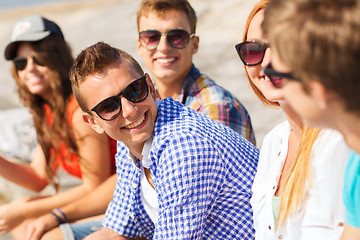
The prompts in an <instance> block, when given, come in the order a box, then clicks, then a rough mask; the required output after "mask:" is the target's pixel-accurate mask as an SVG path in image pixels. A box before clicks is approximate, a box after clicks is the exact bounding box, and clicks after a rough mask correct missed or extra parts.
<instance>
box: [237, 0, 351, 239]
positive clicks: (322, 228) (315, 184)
mask: <svg viewBox="0 0 360 240" xmlns="http://www.w3.org/2000/svg"><path fill="white" fill-rule="evenodd" d="M269 2H270V1H269V0H262V1H260V2H259V3H258V4H256V5H255V7H254V8H253V9H252V11H251V13H250V14H249V17H248V19H247V22H246V26H245V32H244V36H243V42H241V43H239V44H237V45H236V50H237V52H238V54H239V56H240V59H241V61H242V62H243V63H244V66H245V70H246V74H247V76H248V80H249V83H250V85H251V87H252V89H253V91H254V93H255V94H256V95H257V97H258V98H259V99H260V100H261V102H263V103H264V104H265V105H267V106H271V107H276V108H280V109H281V110H282V111H283V112H284V114H285V116H286V119H287V121H285V122H283V123H280V124H279V125H278V126H276V127H275V128H274V129H273V130H271V131H270V132H269V133H268V134H267V135H266V136H265V138H264V141H263V144H262V147H261V153H260V159H259V164H258V171H257V174H256V177H255V180H254V184H253V188H252V189H253V197H252V200H251V201H252V207H253V210H254V226H255V231H256V239H258V240H261V239H291V240H294V239H304V240H305V239H339V238H340V236H341V232H342V230H343V221H344V208H343V206H342V201H341V198H342V182H343V175H342V174H339V173H341V172H343V170H344V168H345V165H346V159H347V157H348V153H349V149H348V147H347V146H346V144H345V142H344V140H343V138H342V137H341V135H340V134H339V133H337V132H335V131H332V130H322V131H320V130H319V129H312V128H308V127H306V126H304V125H303V123H302V121H301V119H300V117H299V116H298V115H297V114H296V113H295V112H294V111H293V110H292V108H290V106H289V105H288V103H287V102H286V101H285V100H284V97H283V93H282V91H281V89H278V88H276V84H280V83H281V81H282V80H281V79H277V81H278V82H271V81H270V79H269V78H268V77H267V76H266V75H265V74H264V68H265V67H266V66H268V65H269V63H270V55H271V48H270V45H269V43H268V42H267V41H266V39H265V37H264V36H263V34H262V30H261V24H262V21H263V18H264V10H265V8H266V6H267V5H268V4H269ZM269 66H271V65H269Z"/></svg>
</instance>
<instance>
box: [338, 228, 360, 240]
mask: <svg viewBox="0 0 360 240" xmlns="http://www.w3.org/2000/svg"><path fill="white" fill-rule="evenodd" d="M341 240H360V228H357V227H353V226H350V225H347V224H345V227H344V231H343V234H342V236H341Z"/></svg>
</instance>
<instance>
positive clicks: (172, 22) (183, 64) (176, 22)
mask: <svg viewBox="0 0 360 240" xmlns="http://www.w3.org/2000/svg"><path fill="white" fill-rule="evenodd" d="M149 29H151V30H157V31H159V32H161V33H167V32H168V31H169V30H172V29H183V30H186V31H187V32H188V33H189V34H192V32H191V30H190V24H189V21H188V19H187V17H186V15H185V13H182V12H178V11H170V12H169V13H167V14H166V15H164V16H162V17H159V16H158V15H157V14H156V13H150V14H149V15H148V16H146V17H145V16H142V17H140V19H139V32H141V31H143V30H149ZM198 44H199V38H198V37H192V38H190V43H189V45H188V46H187V47H186V48H183V49H176V48H174V47H172V46H171V45H170V44H169V43H168V42H167V40H166V36H165V34H163V35H162V37H161V39H160V42H159V45H158V46H157V47H156V48H154V49H151V50H148V49H146V48H144V47H142V46H141V45H140V42H139V40H138V41H137V49H138V53H139V54H140V56H142V57H143V58H144V62H145V64H146V67H147V68H148V70H149V71H150V72H151V74H152V75H153V77H154V80H155V83H156V84H165V85H172V84H174V82H179V81H181V82H183V81H185V78H186V76H187V74H188V72H189V71H190V68H191V65H192V55H193V54H195V53H196V52H197V49H198ZM159 82H160V83H159Z"/></svg>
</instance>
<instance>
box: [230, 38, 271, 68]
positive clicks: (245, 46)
mask: <svg viewBox="0 0 360 240" xmlns="http://www.w3.org/2000/svg"><path fill="white" fill-rule="evenodd" d="M268 47H269V44H268V43H263V42H258V41H245V42H242V43H239V44H236V45H235V48H236V51H237V53H238V54H239V57H240V59H241V61H242V62H243V63H244V64H245V65H246V66H255V65H258V64H260V63H261V62H262V61H263V59H264V55H265V51H266V49H267V48H268Z"/></svg>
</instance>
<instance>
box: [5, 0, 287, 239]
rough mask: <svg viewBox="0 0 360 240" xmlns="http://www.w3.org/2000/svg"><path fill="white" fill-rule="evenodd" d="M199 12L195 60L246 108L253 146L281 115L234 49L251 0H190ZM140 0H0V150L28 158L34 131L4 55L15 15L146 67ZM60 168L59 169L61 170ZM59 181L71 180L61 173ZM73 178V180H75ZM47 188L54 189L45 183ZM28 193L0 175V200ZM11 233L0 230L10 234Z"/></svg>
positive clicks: (80, 45) (76, 48)
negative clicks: (265, 100) (42, 20)
mask: <svg viewBox="0 0 360 240" xmlns="http://www.w3.org/2000/svg"><path fill="white" fill-rule="evenodd" d="M190 2H191V4H192V6H193V7H194V9H195V11H196V12H197V16H198V25H197V32H196V34H197V35H198V36H199V37H200V46H199V51H198V52H197V53H196V55H194V63H195V65H196V66H197V67H198V68H199V69H200V71H201V72H202V73H205V74H207V75H209V76H210V77H211V78H212V79H214V80H215V81H216V82H217V83H218V84H219V85H221V86H223V87H224V88H226V89H228V90H229V91H230V92H232V93H233V94H234V95H235V96H237V98H238V99H239V100H240V101H241V102H242V104H243V105H244V106H245V107H246V108H247V110H248V112H249V114H250V116H251V120H252V124H253V128H254V130H255V135H256V140H257V146H258V147H261V143H262V139H263V137H264V135H265V134H266V133H267V132H268V131H270V130H271V129H272V128H273V127H274V126H275V125H276V124H278V123H280V122H281V121H283V120H284V116H283V114H282V112H281V111H279V110H277V109H271V108H268V107H265V106H263V105H262V104H261V103H260V101H259V100H258V99H257V98H256V97H255V95H254V94H253V92H252V90H251V88H250V86H249V84H248V81H247V79H246V75H245V72H244V67H243V64H242V63H241V61H240V59H239V57H238V55H237V53H236V51H235V47H234V46H235V44H236V43H239V42H241V39H242V35H243V29H244V25H245V21H246V18H247V15H248V13H249V12H250V10H251V9H252V7H253V6H254V5H255V4H256V2H257V1H255V0H222V1H218V0H190ZM139 4H140V0H87V1H85V0H73V1H70V0H68V1H66V0H1V1H0V52H1V53H0V86H1V87H0V152H1V153H2V154H4V155H6V156H10V157H12V158H14V160H15V161H29V160H30V159H31V154H32V147H33V145H34V141H33V139H34V138H35V133H34V132H33V131H32V129H31V124H32V122H31V117H30V115H29V114H28V112H27V111H26V110H25V109H24V108H23V106H22V105H21V104H20V102H19V99H18V96H17V93H16V89H15V82H14V80H13V79H12V77H11V74H10V66H11V62H8V61H6V60H5V58H4V54H3V52H4V49H5V47H6V45H7V44H8V43H9V42H10V36H11V30H12V27H13V26H14V24H15V21H16V19H17V18H20V17H24V16H28V15H32V14H40V15H43V16H44V17H46V18H48V19H50V20H53V21H55V22H56V23H57V24H58V25H59V26H60V28H61V29H62V31H63V33H64V36H65V39H66V40H67V41H68V42H69V44H70V45H71V47H72V50H73V54H74V56H76V55H77V54H78V53H79V52H80V51H81V50H82V49H84V48H85V47H88V46H90V45H92V44H94V43H96V42H98V41H104V42H107V43H109V44H111V45H113V46H115V47H118V48H120V49H123V50H125V51H127V52H128V53H130V54H131V55H132V56H133V57H134V58H135V59H136V60H138V61H139V62H140V64H141V65H142V66H143V67H144V69H145V70H146V67H145V65H144V64H143V61H142V59H141V57H140V56H138V54H137V52H136V39H137V28H136V10H137V8H138V6H139ZM14 149H15V150H14ZM61 174H63V173H61ZM63 179H64V180H62V181H61V183H62V184H63V185H64V187H65V188H66V186H71V185H72V184H74V181H73V179H71V178H70V177H67V176H66V177H64V178H63ZM75 184H76V181H75ZM46 191H52V190H51V189H47V190H45V193H46ZM23 194H29V192H28V191H25V190H23V189H21V188H19V187H15V186H13V185H12V184H10V183H7V182H6V181H5V180H4V179H2V178H1V177H0V202H1V203H2V204H4V203H6V202H7V201H9V200H11V199H12V198H14V197H17V196H20V195H23ZM10 239H11V236H10V235H6V236H0V240H10Z"/></svg>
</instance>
